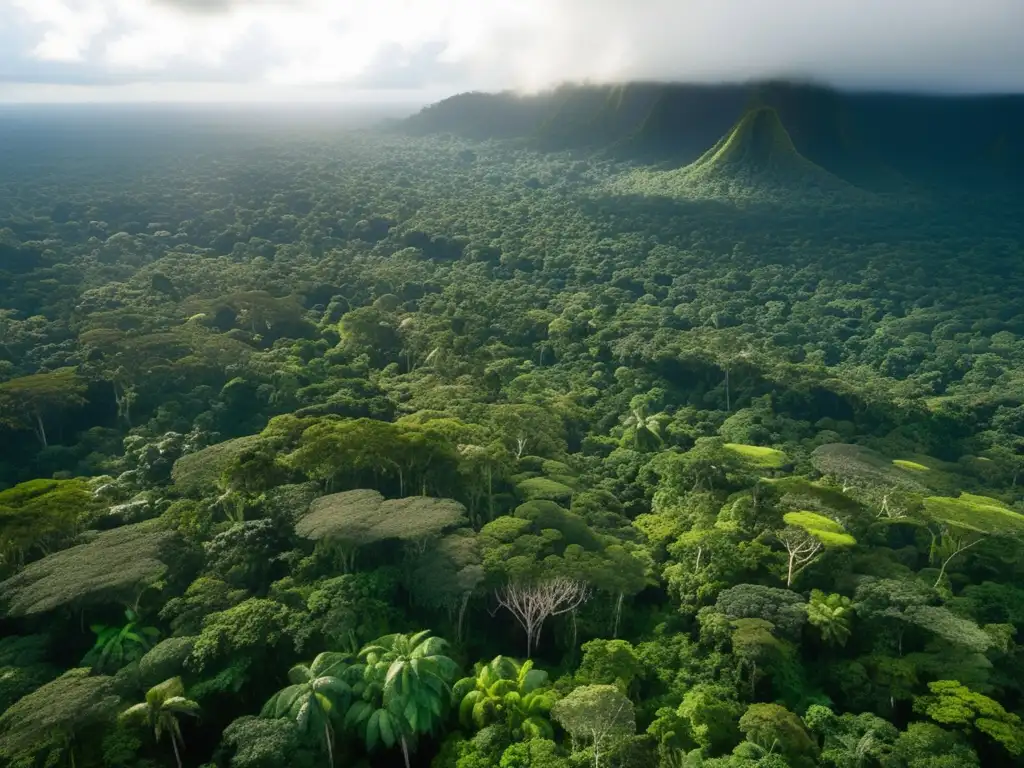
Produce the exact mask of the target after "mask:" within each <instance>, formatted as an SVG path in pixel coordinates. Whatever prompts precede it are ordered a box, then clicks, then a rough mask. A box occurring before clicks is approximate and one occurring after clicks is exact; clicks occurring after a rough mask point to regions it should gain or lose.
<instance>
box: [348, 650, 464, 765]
mask: <svg viewBox="0 0 1024 768" xmlns="http://www.w3.org/2000/svg"><path fill="white" fill-rule="evenodd" d="M447 645H448V644H447V643H446V642H445V641H444V640H442V639H441V638H439V637H431V636H430V632H429V631H428V630H424V631H422V632H417V633H416V634H415V635H399V634H396V635H385V636H384V637H381V638H378V639H377V640H375V641H374V642H372V643H370V644H369V645H367V646H366V647H365V648H363V649H362V650H361V651H360V652H359V659H360V663H359V664H354V665H352V666H351V667H350V668H349V675H351V677H350V679H351V680H352V681H353V686H352V690H353V693H354V694H355V695H356V696H358V697H359V698H358V700H357V701H356V702H355V703H354V704H352V706H351V707H350V708H349V711H348V714H347V715H346V716H345V724H346V725H347V726H349V727H354V728H356V729H358V730H359V731H361V732H362V733H363V735H364V737H365V739H366V748H367V750H372V749H374V747H376V746H377V743H378V742H381V743H383V744H384V746H386V747H393V746H394V745H395V744H398V745H400V746H401V748H402V757H403V758H404V760H405V765H406V768H409V750H410V746H415V739H416V737H417V736H418V735H419V734H420V733H429V732H431V731H432V730H433V729H434V727H435V726H436V725H437V724H438V723H440V721H441V718H442V716H443V713H444V708H445V705H446V704H447V702H448V700H449V698H450V695H451V689H450V687H449V685H450V682H451V680H452V679H453V678H454V677H455V672H456V670H457V666H456V664H455V662H454V661H452V660H451V659H450V658H448V657H447V656H445V655H444V654H443V653H442V651H444V650H445V648H446V647H447Z"/></svg>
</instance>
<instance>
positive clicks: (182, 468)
mask: <svg viewBox="0 0 1024 768" xmlns="http://www.w3.org/2000/svg"><path fill="white" fill-rule="evenodd" d="M261 439H262V438H261V436H260V435H246V436H245V437H236V438H235V439H234V440H225V441H224V442H223V443H217V444H216V445H211V446H208V447H206V448H203V449H202V450H199V451H196V452H195V453H188V454H185V455H184V456H182V457H181V458H180V459H178V460H177V461H176V462H174V466H173V467H172V468H171V479H172V480H173V481H174V487H175V488H177V489H178V490H179V491H181V492H182V493H186V494H208V493H214V492H215V491H217V490H218V488H219V487H220V483H221V476H222V475H223V474H224V470H226V469H227V468H228V467H229V466H231V464H232V463H233V462H234V461H236V460H237V459H238V457H239V456H241V455H242V454H243V453H245V452H246V451H248V450H252V449H253V448H255V447H256V446H257V445H259V443H260V441H261Z"/></svg>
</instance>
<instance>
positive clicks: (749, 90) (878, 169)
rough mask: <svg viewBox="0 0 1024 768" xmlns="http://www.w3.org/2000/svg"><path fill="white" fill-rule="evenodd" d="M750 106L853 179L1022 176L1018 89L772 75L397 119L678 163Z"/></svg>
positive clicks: (591, 92) (444, 108)
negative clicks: (913, 88) (990, 92)
mask: <svg viewBox="0 0 1024 768" xmlns="http://www.w3.org/2000/svg"><path fill="white" fill-rule="evenodd" d="M758 107H770V108H772V109H774V110H775V111H776V112H777V113H778V114H779V117H780V119H781V121H782V123H783V124H784V125H785V127H786V130H787V131H788V133H789V134H790V136H791V137H792V140H793V143H794V146H795V147H796V149H797V150H798V152H799V153H800V154H802V155H804V156H805V157H806V158H807V159H809V160H810V161H811V162H813V163H815V164H816V165H819V166H821V167H822V168H824V169H825V170H827V171H829V172H831V173H833V174H835V175H837V176H840V177H843V178H848V179H849V180H851V181H852V182H854V183H856V184H858V185H863V186H870V185H871V184H872V183H875V184H889V185H891V184H898V183H899V181H898V179H899V178H900V177H902V176H905V175H907V174H910V175H916V176H921V175H925V176H927V175H931V174H945V175H949V174H961V175H985V174H995V175H999V176H1002V177H1005V178H1009V179H1011V180H1013V181H1020V180H1021V179H1024V95H996V96H962V95H921V94H909V93H908V94H899V93H871V92H854V91H842V90H838V89H834V88H828V87H824V86H820V85H815V84H808V83H801V82H792V81H780V80H774V81H759V82H750V83H744V84H723V85H695V84H687V83H659V82H631V83H620V84H616V85H573V84H566V85H562V86H559V87H558V88H555V89H552V90H550V91H546V92H542V93H539V94H535V95H530V96H522V95H516V94H513V93H511V92H500V93H483V92H470V93H466V94H459V95H456V96H453V97H450V98H448V99H445V100H444V101H441V102H438V103H436V104H433V105H431V106H429V107H427V108H425V109H424V110H422V111H421V112H419V113H417V114H416V115H413V116H411V117H409V118H407V119H406V120H405V121H404V122H403V123H402V124H401V126H400V130H402V131H403V132H405V133H409V134H419V135H423V134H436V133H449V134H453V135H456V136H461V137H464V138H470V139H516V140H520V141H523V142H526V143H528V144H530V145H532V146H534V147H536V148H537V149H540V150H570V151H586V152H600V153H602V154H604V155H606V156H608V157H609V158H612V159H616V160H627V161H640V162H645V163H665V164H668V165H669V166H670V167H678V166H679V165H681V164H688V163H692V162H695V161H696V160H698V159H699V158H700V156H701V155H702V154H704V152H705V151H706V150H707V149H708V147H710V146H712V145H713V144H714V143H715V142H716V141H717V140H718V139H719V138H720V137H722V136H723V134H725V133H726V132H727V131H728V130H729V129H730V127H731V126H734V125H735V124H736V123H737V122H738V121H739V120H740V119H741V118H742V116H743V115H744V114H745V113H746V112H748V111H749V110H751V109H756V108H758ZM993 148H998V149H997V150H996V151H992V150H993Z"/></svg>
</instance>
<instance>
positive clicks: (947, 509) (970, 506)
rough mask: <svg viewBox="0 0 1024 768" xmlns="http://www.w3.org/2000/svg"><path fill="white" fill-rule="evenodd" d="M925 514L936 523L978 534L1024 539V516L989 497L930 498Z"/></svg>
mask: <svg viewBox="0 0 1024 768" xmlns="http://www.w3.org/2000/svg"><path fill="white" fill-rule="evenodd" d="M924 514H925V516H926V517H927V518H929V519H930V520H932V521H934V522H937V523H940V524H943V525H949V526H952V527H954V528H960V529H965V530H969V531H975V532H977V533H983V534H1005V535H1014V536H1020V535H1024V515H1021V514H1020V513H1019V512H1014V511H1013V510H1012V509H1010V508H1009V507H1008V506H1006V505H1005V504H1003V503H1002V502H1001V501H999V500H998V499H991V498H989V497H987V496H975V495H974V494H969V493H964V494H961V495H960V497H959V498H955V499H954V498H949V497H944V496H930V497H928V498H927V499H925V500H924Z"/></svg>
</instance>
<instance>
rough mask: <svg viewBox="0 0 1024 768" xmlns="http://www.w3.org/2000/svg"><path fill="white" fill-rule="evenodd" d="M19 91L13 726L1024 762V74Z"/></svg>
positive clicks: (703, 762)
mask: <svg viewBox="0 0 1024 768" xmlns="http://www.w3.org/2000/svg"><path fill="white" fill-rule="evenodd" d="M421 106H422V105H417V104H411V103H410V104H404V103H403V104H399V103H390V104H387V105H372V104H365V105H360V106H356V105H347V106H346V105H323V104H321V105H315V104H314V105H289V104H284V103H280V104H267V105H243V104H239V105H189V106H185V105H158V104H131V105H127V104H125V105H100V104H91V105H4V106H2V107H0V765H3V766H11V767H12V768H41V767H42V766H47V767H49V766H75V767H76V768H99V767H101V766H103V767H108V768H160V767H162V766H177V768H182V766H196V767H198V766H202V767H203V768H278V767H279V766H280V767H281V768H284V767H286V766H288V767H291V766H294V767H296V768H304V767H306V766H319V767H320V768H323V767H324V766H338V767H339V768H340V767H341V766H350V767H352V768H383V767H385V766H396V765H404V766H406V768H411V767H412V766H417V767H420V768H427V767H428V766H429V767H430V768H586V767H588V766H593V768H813V767H814V766H824V767H826V768H981V767H982V766H984V767H985V768H989V767H990V766H992V767H995V768H1000V767H1002V766H1008V767H1009V766H1018V765H1024V723H1022V720H1021V717H1022V715H1024V636H1021V634H1020V633H1021V630H1024V587H1022V586H1021V583H1022V581H1024V251H1022V242H1024V216H1022V215H1021V212H1022V211H1024V96H1019V95H998V94H996V95H942V94H938V93H934V92H932V93H910V92H907V93H900V92H896V91H893V90H890V91H888V92H879V91H871V90H864V89H861V90H841V89H836V88H834V87H830V86H826V85H819V84H811V83H807V82H802V81H801V82H798V81H787V80H752V81H749V82H743V83H739V84H732V85H729V84H724V85H715V84H708V83H705V84H692V83H681V82H674V81H672V82H670V81H660V80H656V79H651V80H635V81H633V80H631V81H624V82H621V83H618V84H611V85H602V84H597V83H592V84H573V83H567V84H564V85H560V86H557V87H552V88H547V89H543V90H535V92H532V93H518V92H514V91H511V90H510V91H500V92H499V91H493V92H486V91H467V92H463V93H460V94H458V95H455V96H452V97H449V98H446V99H443V100H441V101H438V102H435V103H432V104H429V105H427V106H424V107H422V108H421Z"/></svg>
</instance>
